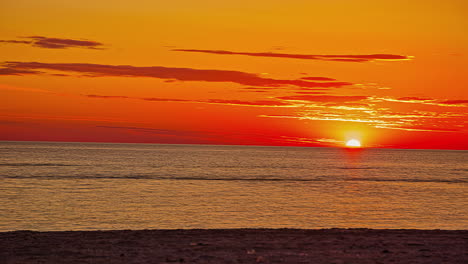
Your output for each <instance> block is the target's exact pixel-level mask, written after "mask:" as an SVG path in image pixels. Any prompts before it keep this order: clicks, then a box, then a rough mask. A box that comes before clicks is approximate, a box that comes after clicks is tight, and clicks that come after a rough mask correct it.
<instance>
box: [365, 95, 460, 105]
mask: <svg viewBox="0 0 468 264" xmlns="http://www.w3.org/2000/svg"><path fill="white" fill-rule="evenodd" d="M371 101H373V102H381V101H387V102H395V103H413V104H423V105H436V106H448V107H467V106H468V100H437V99H433V98H420V97H400V98H392V97H372V98H371Z"/></svg>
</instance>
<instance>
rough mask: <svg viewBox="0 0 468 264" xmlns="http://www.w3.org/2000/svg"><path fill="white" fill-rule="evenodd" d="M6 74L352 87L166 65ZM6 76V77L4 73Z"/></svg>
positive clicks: (28, 67) (34, 66) (13, 67)
mask: <svg viewBox="0 0 468 264" xmlns="http://www.w3.org/2000/svg"><path fill="white" fill-rule="evenodd" d="M3 66H4V68H3V69H0V70H3V71H4V72H5V73H8V72H10V71H11V72H12V74H15V75H18V74H20V73H19V72H18V71H24V70H25V71H28V72H27V73H25V74H32V72H31V71H35V70H39V69H41V70H54V71H63V72H69V73H70V72H71V73H79V74H82V75H83V76H87V77H105V76H119V77H149V78H158V79H166V80H178V81H203V82H232V83H237V84H241V85H246V86H258V87H283V86H288V85H292V86H297V87H301V88H316V87H321V88H331V87H342V86H345V85H351V84H352V83H349V82H335V81H333V82H312V81H306V80H300V79H299V80H285V79H270V78H263V77H260V76H259V75H257V74H253V73H246V72H240V71H228V70H205V69H192V68H171V67H162V66H150V67H137V66H130V65H105V64H90V63H41V62H4V63H3ZM4 75H6V74H4Z"/></svg>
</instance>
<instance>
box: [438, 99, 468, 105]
mask: <svg viewBox="0 0 468 264" xmlns="http://www.w3.org/2000/svg"><path fill="white" fill-rule="evenodd" d="M439 103H441V104H445V105H464V104H468V100H446V101H441V102H439Z"/></svg>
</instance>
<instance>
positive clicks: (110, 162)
mask: <svg viewBox="0 0 468 264" xmlns="http://www.w3.org/2000/svg"><path fill="white" fill-rule="evenodd" d="M467 157H468V151H447V150H396V149H364V150H358V151H356V150H355V151H350V150H344V149H334V148H298V147H256V146H208V145H158V144H100V143H46V142H42V143H39V142H0V208H1V213H0V231H10V230H24V229H28V230H41V231H44V230H98V229H100V230H104V229H178V228H258V227H264V228H332V227H343V228H347V227H363V228H419V229H468V196H467V191H468V188H467V182H468V163H467Z"/></svg>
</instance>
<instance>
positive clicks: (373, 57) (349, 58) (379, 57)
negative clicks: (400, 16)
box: [172, 49, 411, 62]
mask: <svg viewBox="0 0 468 264" xmlns="http://www.w3.org/2000/svg"><path fill="white" fill-rule="evenodd" d="M172 51H181V52H198V53H210V54H219V55H245V56H254V57H272V58H289V59H303V60H322V61H343V62H369V61H393V60H409V59H411V57H409V56H404V55H394V54H368V55H309V54H288V53H274V52H236V51H227V50H203V49H173V50H172Z"/></svg>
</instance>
